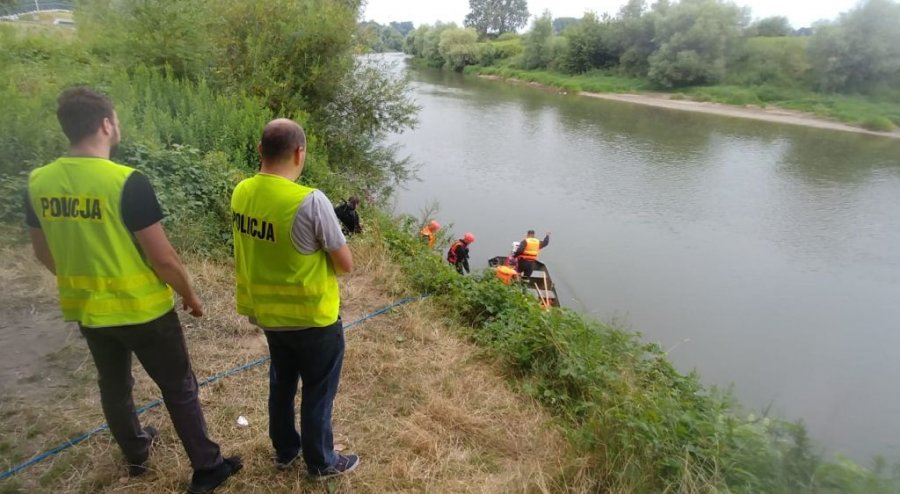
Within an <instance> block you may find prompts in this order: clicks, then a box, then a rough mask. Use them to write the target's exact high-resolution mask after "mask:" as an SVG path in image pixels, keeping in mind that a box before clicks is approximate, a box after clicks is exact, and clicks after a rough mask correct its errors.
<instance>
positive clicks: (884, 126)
mask: <svg viewBox="0 0 900 494" xmlns="http://www.w3.org/2000/svg"><path fill="white" fill-rule="evenodd" d="M862 126H863V128H866V129H869V130H874V131H876V132H890V131H892V130H894V128H895V127H896V126H895V125H894V122H891V120H890V119H889V118H887V117H883V116H881V115H876V116H872V117H868V118H866V119H865V120H863V122H862Z"/></svg>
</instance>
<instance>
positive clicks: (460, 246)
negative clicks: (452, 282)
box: [447, 232, 475, 274]
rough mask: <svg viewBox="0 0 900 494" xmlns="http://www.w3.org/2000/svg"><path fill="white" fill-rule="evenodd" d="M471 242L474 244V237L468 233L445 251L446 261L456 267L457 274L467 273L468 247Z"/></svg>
mask: <svg viewBox="0 0 900 494" xmlns="http://www.w3.org/2000/svg"><path fill="white" fill-rule="evenodd" d="M473 242H475V235H472V233H471V232H468V233H466V234H465V235H463V238H460V239H458V240H457V241H456V242H453V245H451V246H450V250H448V251H447V261H448V262H450V264H452V265H453V266H454V267H456V270H457V271H458V272H459V274H463V270H465V271H466V273H468V272H469V245H471V244H472V243H473Z"/></svg>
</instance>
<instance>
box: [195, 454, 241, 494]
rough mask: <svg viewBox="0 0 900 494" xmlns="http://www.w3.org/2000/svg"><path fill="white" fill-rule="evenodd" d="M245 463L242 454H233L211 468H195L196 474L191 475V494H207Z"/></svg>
mask: <svg viewBox="0 0 900 494" xmlns="http://www.w3.org/2000/svg"><path fill="white" fill-rule="evenodd" d="M243 466H244V464H243V463H241V457H240V456H232V457H230V458H225V459H224V460H222V463H221V464H220V465H219V466H217V467H215V468H210V469H209V470H194V476H193V477H191V486H190V487H189V488H188V492H190V493H191V494H205V493H207V492H212V491H214V490H215V489H216V487H219V486H220V485H222V482H225V479H227V478H228V477H231V476H232V475H234V474H236V473H237V472H238V471H239V470H240V469H241V467H243Z"/></svg>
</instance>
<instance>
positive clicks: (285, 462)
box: [275, 450, 303, 470]
mask: <svg viewBox="0 0 900 494" xmlns="http://www.w3.org/2000/svg"><path fill="white" fill-rule="evenodd" d="M302 451H303V450H300V451H297V454H295V455H294V456H289V457H282V456H279V455H278V453H276V454H275V468H277V469H279V470H287V469H288V468H291V467H292V466H293V465H294V462H295V461H297V459H298V458H300V457H301V455H302Z"/></svg>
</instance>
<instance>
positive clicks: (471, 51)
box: [438, 27, 478, 72]
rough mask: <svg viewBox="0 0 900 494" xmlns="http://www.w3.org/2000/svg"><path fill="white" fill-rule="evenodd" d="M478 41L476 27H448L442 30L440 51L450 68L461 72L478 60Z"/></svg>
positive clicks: (439, 44)
mask: <svg viewBox="0 0 900 494" xmlns="http://www.w3.org/2000/svg"><path fill="white" fill-rule="evenodd" d="M477 41H478V34H476V33H475V30H474V29H471V28H466V29H463V28H458V27H452V28H448V29H445V30H444V31H443V32H441V38H440V42H439V43H438V53H439V54H440V56H441V58H443V59H444V63H445V64H446V66H447V67H448V68H450V69H453V70H455V71H457V72H460V71H462V69H463V68H465V66H466V65H472V64H474V63H475V62H476V61H477V60H478V46H477V44H476V43H477Z"/></svg>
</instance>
